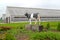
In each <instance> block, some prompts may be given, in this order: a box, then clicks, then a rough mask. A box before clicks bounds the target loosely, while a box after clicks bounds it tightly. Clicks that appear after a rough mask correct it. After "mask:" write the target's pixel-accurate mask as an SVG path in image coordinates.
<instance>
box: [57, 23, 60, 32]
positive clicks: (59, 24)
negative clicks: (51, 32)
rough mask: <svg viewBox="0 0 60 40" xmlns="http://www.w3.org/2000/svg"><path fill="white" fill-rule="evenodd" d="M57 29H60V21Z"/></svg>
mask: <svg viewBox="0 0 60 40" xmlns="http://www.w3.org/2000/svg"><path fill="white" fill-rule="evenodd" d="M57 30H58V31H60V23H58V26H57Z"/></svg>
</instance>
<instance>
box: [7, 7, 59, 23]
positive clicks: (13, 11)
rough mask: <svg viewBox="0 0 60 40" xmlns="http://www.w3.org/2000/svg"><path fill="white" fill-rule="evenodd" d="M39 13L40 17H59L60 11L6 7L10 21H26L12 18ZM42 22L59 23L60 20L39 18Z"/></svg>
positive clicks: (25, 19)
mask: <svg viewBox="0 0 60 40" xmlns="http://www.w3.org/2000/svg"><path fill="white" fill-rule="evenodd" d="M26 12H27V13H29V14H31V13H39V15H40V16H41V17H60V10H55V9H40V8H24V7H7V15H8V17H11V21H14V22H16V21H27V20H28V19H27V18H14V17H23V16H24V14H25V13H26ZM41 20H42V21H53V20H55V21H56V20H57V21H59V20H60V18H41Z"/></svg>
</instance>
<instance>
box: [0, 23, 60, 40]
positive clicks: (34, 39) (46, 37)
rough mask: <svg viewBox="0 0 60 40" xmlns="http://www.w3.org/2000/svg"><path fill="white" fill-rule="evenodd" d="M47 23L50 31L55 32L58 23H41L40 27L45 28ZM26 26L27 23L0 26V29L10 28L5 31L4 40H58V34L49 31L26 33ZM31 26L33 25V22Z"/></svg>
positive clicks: (59, 34)
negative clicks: (53, 30)
mask: <svg viewBox="0 0 60 40" xmlns="http://www.w3.org/2000/svg"><path fill="white" fill-rule="evenodd" d="M48 23H49V24H50V28H51V29H50V30H52V29H55V30H57V25H58V23H60V22H41V25H43V26H44V27H46V26H47V24H48ZM27 24H28V22H21V23H9V24H7V23H6V24H0V27H12V29H11V30H7V31H6V33H7V35H6V38H5V39H4V40H60V32H52V31H50V30H48V31H47V32H45V31H42V32H37V31H36V32H33V31H31V30H30V31H28V30H25V25H27ZM32 24H33V25H34V22H32ZM19 36H20V38H19Z"/></svg>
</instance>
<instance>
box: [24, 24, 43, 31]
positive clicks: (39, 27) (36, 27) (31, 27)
mask: <svg viewBox="0 0 60 40" xmlns="http://www.w3.org/2000/svg"><path fill="white" fill-rule="evenodd" d="M25 29H27V30H32V31H42V30H43V26H42V25H26V26H25Z"/></svg>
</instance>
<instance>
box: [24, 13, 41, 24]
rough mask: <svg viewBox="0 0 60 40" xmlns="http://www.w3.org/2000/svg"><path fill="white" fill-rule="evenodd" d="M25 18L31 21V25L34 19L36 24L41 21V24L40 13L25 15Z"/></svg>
mask: <svg viewBox="0 0 60 40" xmlns="http://www.w3.org/2000/svg"><path fill="white" fill-rule="evenodd" d="M25 16H26V17H27V18H28V19H29V22H30V24H32V23H31V22H32V21H31V20H32V19H35V24H36V23H37V21H39V24H40V16H39V13H32V14H28V13H25Z"/></svg>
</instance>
